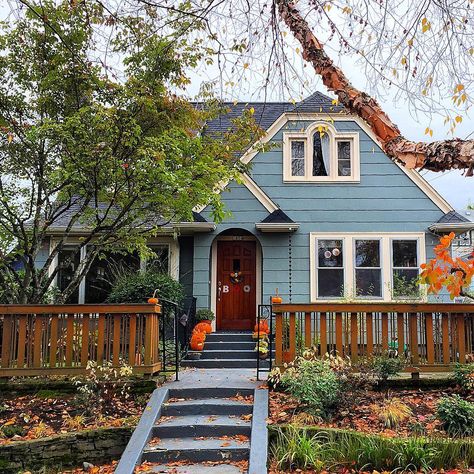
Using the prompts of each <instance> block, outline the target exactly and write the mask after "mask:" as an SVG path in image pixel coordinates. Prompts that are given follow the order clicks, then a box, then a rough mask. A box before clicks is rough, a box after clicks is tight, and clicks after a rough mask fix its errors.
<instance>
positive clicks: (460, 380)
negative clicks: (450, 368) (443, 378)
mask: <svg viewBox="0 0 474 474" xmlns="http://www.w3.org/2000/svg"><path fill="white" fill-rule="evenodd" d="M454 380H455V382H456V383H457V384H458V385H459V386H460V387H461V389H462V390H464V391H465V392H472V391H474V362H471V363H470V364H456V367H455V368H454Z"/></svg>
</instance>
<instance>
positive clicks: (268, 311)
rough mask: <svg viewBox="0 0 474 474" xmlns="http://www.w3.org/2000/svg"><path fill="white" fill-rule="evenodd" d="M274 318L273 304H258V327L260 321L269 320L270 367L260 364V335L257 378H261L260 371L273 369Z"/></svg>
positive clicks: (258, 338) (259, 340) (258, 327)
mask: <svg viewBox="0 0 474 474" xmlns="http://www.w3.org/2000/svg"><path fill="white" fill-rule="evenodd" d="M273 319H274V314H273V312H272V305H271V304H260V305H258V311H257V329H260V323H261V322H263V321H268V329H269V333H268V368H265V367H262V365H261V364H260V342H261V339H260V337H257V380H260V372H270V371H271V370H272V362H273V360H272V358H273V344H274V339H275V335H274V333H273Z"/></svg>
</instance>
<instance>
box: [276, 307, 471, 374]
mask: <svg viewBox="0 0 474 474" xmlns="http://www.w3.org/2000/svg"><path fill="white" fill-rule="evenodd" d="M272 312H273V313H274V315H275V316H274V317H275V324H274V328H275V330H274V334H275V335H274V337H275V365H277V366H281V365H283V364H284V363H285V362H289V361H291V360H293V359H294V358H295V356H296V355H297V354H299V353H302V352H303V350H304V349H305V348H309V347H313V348H316V350H317V351H318V354H319V355H321V356H323V355H324V354H326V353H338V354H339V355H342V356H348V357H350V358H351V359H352V361H354V362H355V361H357V360H358V359H359V358H360V357H367V356H371V355H377V354H382V353H384V352H386V351H391V352H392V353H394V354H397V355H400V356H402V355H404V356H405V357H407V359H408V361H409V365H410V366H411V368H414V367H416V368H419V370H421V371H443V370H449V368H450V366H452V365H453V364H454V363H457V362H459V363H465V362H466V361H468V360H470V359H471V358H472V357H473V352H474V305H470V304H429V303H420V304H411V303H401V304H395V303H354V304H350V303H333V304H331V303H317V304H278V305H273V307H272ZM409 370H410V369H409Z"/></svg>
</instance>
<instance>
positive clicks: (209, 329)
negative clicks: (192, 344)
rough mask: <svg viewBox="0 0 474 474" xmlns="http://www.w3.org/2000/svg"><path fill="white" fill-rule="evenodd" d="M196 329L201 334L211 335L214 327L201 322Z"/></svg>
mask: <svg viewBox="0 0 474 474" xmlns="http://www.w3.org/2000/svg"><path fill="white" fill-rule="evenodd" d="M194 329H197V330H198V331H200V332H205V333H206V334H211V332H212V326H211V324H210V323H207V322H200V323H197V324H196V326H194Z"/></svg>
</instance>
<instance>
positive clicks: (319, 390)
mask: <svg viewBox="0 0 474 474" xmlns="http://www.w3.org/2000/svg"><path fill="white" fill-rule="evenodd" d="M280 383H281V384H282V385H283V387H284V388H285V390H286V391H287V392H288V393H289V394H290V395H291V396H293V397H294V398H296V399H297V400H298V401H300V402H301V403H303V404H305V405H307V407H308V408H309V410H310V412H312V413H314V414H316V415H318V416H321V417H327V416H328V415H329V414H330V412H331V410H332V409H334V408H335V407H336V406H337V405H338V404H339V402H340V401H341V396H342V391H343V383H342V382H341V381H340V380H339V378H338V377H337V374H336V373H335V372H334V371H333V370H332V369H331V366H330V363H329V362H328V361H327V360H317V359H316V360H306V359H303V358H299V360H298V363H297V364H296V365H295V366H294V367H289V368H288V369H287V370H286V371H285V372H283V374H281V377H280Z"/></svg>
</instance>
